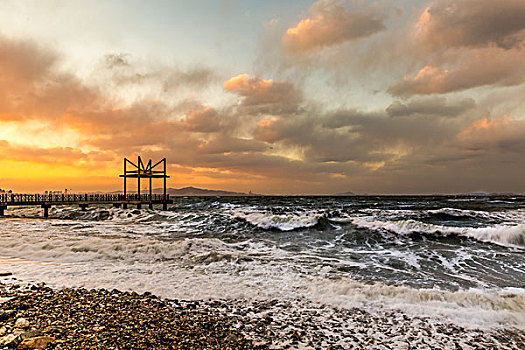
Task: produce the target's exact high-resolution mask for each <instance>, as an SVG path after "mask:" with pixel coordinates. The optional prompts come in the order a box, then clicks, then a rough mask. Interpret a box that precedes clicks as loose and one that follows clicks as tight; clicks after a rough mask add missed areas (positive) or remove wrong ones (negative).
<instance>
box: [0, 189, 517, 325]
mask: <svg viewBox="0 0 525 350" xmlns="http://www.w3.org/2000/svg"><path fill="white" fill-rule="evenodd" d="M41 211H42V209H41V208H37V207H18V208H17V207H10V208H8V210H7V211H6V216H5V217H3V218H0V272H11V273H12V275H10V276H4V277H1V278H0V281H3V282H4V283H11V284H13V283H39V282H44V283H46V284H47V285H49V286H51V287H54V288H61V287H85V288H108V289H112V288H116V289H120V290H132V291H136V292H139V293H141V292H146V291H148V292H151V293H154V294H156V295H157V296H159V297H163V298H171V299H175V298H179V299H190V300H193V299H198V300H209V299H212V300H213V299H220V300H229V299H235V300H275V299H277V300H284V301H305V302H308V303H310V304H316V305H323V307H324V306H326V307H333V308H348V309H351V308H356V307H357V308H362V309H366V310H400V311H402V312H404V313H406V314H408V315H412V316H418V317H428V318H430V319H436V320H439V321H446V322H452V323H454V324H458V325H461V326H465V327H476V328H498V327H503V328H504V327H513V328H518V329H524V330H525V197H524V196H515V195H513V196H508V195H507V196H348V197H338V196H331V197H330V196H305V197H301V196H275V197H273V196H261V197H259V196H247V197H175V198H174V204H173V205H171V206H169V207H168V210H167V211H162V210H160V208H158V209H156V210H150V209H134V208H128V209H119V208H112V207H109V206H93V207H89V208H88V209H87V210H86V211H82V210H81V209H80V208H78V207H53V208H51V210H50V213H49V215H50V217H49V218H48V219H44V218H42V213H41Z"/></svg>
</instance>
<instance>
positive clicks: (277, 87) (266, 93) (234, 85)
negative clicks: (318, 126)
mask: <svg viewBox="0 0 525 350" xmlns="http://www.w3.org/2000/svg"><path fill="white" fill-rule="evenodd" d="M224 89H225V90H226V91H229V92H234V93H236V94H238V95H239V96H241V97H243V99H242V106H243V107H245V108H246V111H247V112H250V113H277V114H280V113H291V112H294V111H296V110H297V108H298V106H299V103H300V102H301V99H302V97H301V94H300V92H299V91H297V90H296V89H295V88H294V86H293V85H292V84H290V83H288V82H286V81H279V82H274V81H273V80H272V79H269V80H264V79H261V78H259V77H254V78H250V76H249V75H248V74H240V75H238V76H235V77H233V78H231V79H229V80H227V81H225V82H224Z"/></svg>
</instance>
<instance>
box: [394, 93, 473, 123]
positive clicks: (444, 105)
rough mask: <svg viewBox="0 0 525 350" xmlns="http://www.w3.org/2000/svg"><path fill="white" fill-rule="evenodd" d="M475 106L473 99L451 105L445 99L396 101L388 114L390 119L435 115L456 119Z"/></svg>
mask: <svg viewBox="0 0 525 350" xmlns="http://www.w3.org/2000/svg"><path fill="white" fill-rule="evenodd" d="M475 106H476V103H475V101H474V100H473V99H471V98H465V99H462V100H457V101H453V102H452V103H449V102H448V101H447V99H445V98H444V97H425V98H418V99H414V100H411V101H409V102H408V103H403V102H400V101H394V102H393V103H392V104H391V105H390V106H388V107H387V108H386V112H387V114H388V115H389V116H390V117H408V116H419V115H423V116H428V115H435V116H443V117H449V118H454V117H457V116H459V115H461V114H463V113H465V112H467V111H469V110H472V109H473V108H474V107H475Z"/></svg>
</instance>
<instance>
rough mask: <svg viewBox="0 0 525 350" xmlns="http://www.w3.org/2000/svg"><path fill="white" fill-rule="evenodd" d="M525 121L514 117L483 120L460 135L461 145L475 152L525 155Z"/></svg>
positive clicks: (473, 124) (468, 127)
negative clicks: (507, 152)
mask: <svg viewBox="0 0 525 350" xmlns="http://www.w3.org/2000/svg"><path fill="white" fill-rule="evenodd" d="M524 135H525V120H516V119H515V118H513V117H512V116H508V115H507V116H503V117H499V118H483V119H480V120H476V121H475V122H473V123H472V124H470V125H468V126H467V127H466V128H464V129H463V130H461V131H460V132H459V133H458V140H459V143H460V144H461V145H462V146H463V147H465V148H467V149H468V150H471V151H474V152H483V153H487V152H495V153H503V152H506V151H509V152H515V153H518V154H521V155H522V156H523V155H524V150H525V137H524Z"/></svg>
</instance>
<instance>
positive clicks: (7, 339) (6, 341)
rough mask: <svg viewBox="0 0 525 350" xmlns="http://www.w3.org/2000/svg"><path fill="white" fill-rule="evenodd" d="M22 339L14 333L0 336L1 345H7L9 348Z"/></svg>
mask: <svg viewBox="0 0 525 350" xmlns="http://www.w3.org/2000/svg"><path fill="white" fill-rule="evenodd" d="M19 341H20V338H19V337H17V336H16V335H14V334H8V335H6V336H4V337H2V338H0V347H4V346H7V347H9V348H14V347H15V346H16V344H18V342H19Z"/></svg>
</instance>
